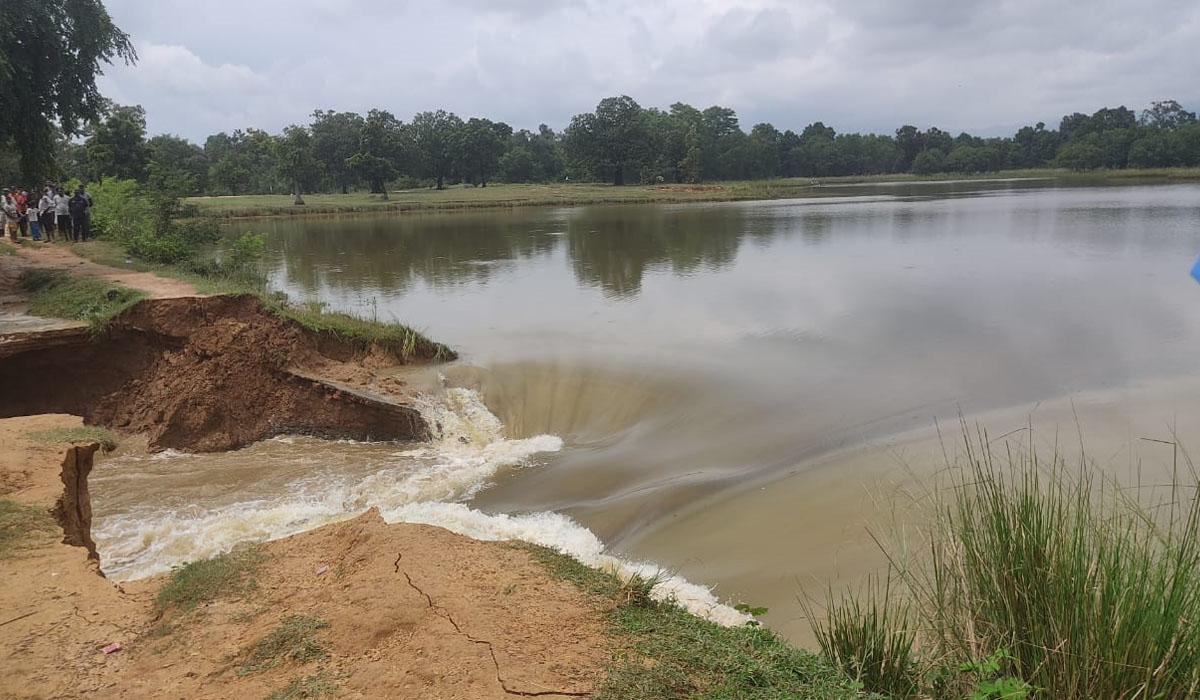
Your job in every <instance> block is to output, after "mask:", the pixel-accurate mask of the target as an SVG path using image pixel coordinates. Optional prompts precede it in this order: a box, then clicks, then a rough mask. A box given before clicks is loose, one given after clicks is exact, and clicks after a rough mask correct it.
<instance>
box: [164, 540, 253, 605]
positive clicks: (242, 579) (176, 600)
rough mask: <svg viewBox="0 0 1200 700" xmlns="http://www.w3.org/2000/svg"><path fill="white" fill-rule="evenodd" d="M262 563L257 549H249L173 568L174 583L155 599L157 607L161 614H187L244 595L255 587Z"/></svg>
mask: <svg viewBox="0 0 1200 700" xmlns="http://www.w3.org/2000/svg"><path fill="white" fill-rule="evenodd" d="M262 560H263V555H262V554H261V553H260V552H259V551H258V550H257V549H254V548H247V549H235V550H234V551H232V552H229V553H227V554H218V555H217V556H215V557H212V558H211V559H202V560H200V561H195V562H190V563H185V564H182V565H180V566H176V567H173V568H172V569H171V580H170V581H168V582H167V584H166V585H164V586H163V587H162V588H160V589H159V591H158V594H157V595H155V596H154V606H155V607H156V608H157V609H158V611H159V612H160V613H163V612H166V611H168V610H176V611H178V612H180V613H187V612H191V611H192V610H194V609H196V606H198V605H200V604H201V603H207V602H210V601H213V600H217V599H218V598H227V597H237V596H241V595H244V594H246V593H248V592H250V591H252V590H254V588H255V587H256V585H257V584H256V582H255V580H254V573H255V571H256V570H257V569H258V566H259V564H260V563H262Z"/></svg>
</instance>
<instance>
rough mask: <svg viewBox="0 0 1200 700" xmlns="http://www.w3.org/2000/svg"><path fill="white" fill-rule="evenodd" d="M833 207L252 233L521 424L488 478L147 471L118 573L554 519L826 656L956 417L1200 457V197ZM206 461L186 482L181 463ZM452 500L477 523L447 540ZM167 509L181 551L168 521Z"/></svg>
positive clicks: (439, 220) (347, 449) (269, 463)
mask: <svg viewBox="0 0 1200 700" xmlns="http://www.w3.org/2000/svg"><path fill="white" fill-rule="evenodd" d="M826 189H827V190H828V192H829V194H830V195H831V196H830V197H829V198H818V199H804V200H794V201H769V202H750V203H722V204H688V205H638V206H628V207H626V206H596V207H575V208H514V209H511V210H488V211H472V212H464V213H434V214H402V215H391V216H344V217H329V218H326V217H321V218H316V217H314V218H289V219H277V220H262V221H248V222H237V223H235V224H233V225H232V227H231V229H232V232H237V231H241V230H247V229H249V230H254V231H259V232H264V233H266V234H268V255H267V260H268V266H269V272H270V279H271V284H272V286H273V287H274V288H276V289H279V290H282V291H284V292H286V293H287V294H288V295H289V296H290V297H292V298H294V299H298V300H319V301H322V302H325V303H327V304H328V305H329V306H331V307H333V308H336V309H339V310H344V311H348V312H351V313H355V314H359V315H363V316H367V317H374V318H379V319H387V320H391V319H396V320H400V321H403V322H405V323H408V324H410V325H413V326H415V327H417V328H420V329H422V330H424V331H425V332H426V333H427V334H428V335H429V336H431V337H432V338H434V339H435V340H438V341H441V342H445V343H448V344H450V345H451V346H453V347H454V348H455V349H456V350H458V351H459V352H460V354H461V359H460V361H459V362H458V363H455V364H454V365H450V366H447V367H446V368H444V370H443V372H444V374H445V377H446V379H445V381H446V385H447V386H453V387H464V388H467V389H471V390H473V391H472V392H469V393H470V396H467V395H466V394H463V395H460V396H458V398H456V399H455V401H457V403H456V404H453V405H451V404H447V403H446V402H442V403H441V404H439V405H438V406H437V407H433V406H430V407H428V409H427V410H429V411H442V412H447V413H446V415H447V416H449V415H450V414H454V415H457V416H459V417H460V418H462V417H463V416H467V415H477V414H475V413H471V411H476V410H477V409H480V408H481V406H474V407H473V408H472V409H471V410H467V409H464V408H463V406H465V405H467V404H469V403H471V401H473V400H474V399H479V400H481V401H482V402H483V404H486V407H487V409H488V411H490V414H494V416H495V418H498V419H499V423H497V424H488V425H487V426H485V429H481V428H479V426H478V425H475V424H472V425H470V426H467V425H466V424H465V423H464V426H463V427H461V428H460V430H461V431H465V432H464V433H463V434H466V433H467V432H469V433H470V440H469V442H471V443H472V444H473V445H476V446H477V447H479V449H478V450H476V451H474V452H470V453H467V452H463V453H462V454H458V453H453V454H452V452H453V450H451V448H449V447H447V448H446V449H445V450H443V451H442V452H439V453H437V454H431V453H421V454H417V453H416V452H414V451H412V450H400V451H397V449H396V447H395V446H383V445H362V444H346V443H343V444H339V443H325V442H321V441H315V440H307V439H302V438H297V439H292V438H285V439H283V440H277V441H271V442H270V443H264V444H263V445H259V446H255V447H252V448H249V449H248V450H247V451H243V452H240V453H233V454H232V455H224V456H203V457H190V456H186V455H167V456H165V457H164V456H161V455H160V456H159V458H156V459H149V458H144V457H140V458H134V457H130V458H124V459H125V460H126V461H125V462H123V463H122V464H123V465H124V469H123V470H116V469H107V470H106V469H105V468H101V469H99V470H98V471H97V476H96V479H95V485H94V493H95V497H96V500H97V505H96V509H97V521H98V523H99V528H98V530H99V533H98V536H97V540H98V541H99V542H100V545H101V554H102V556H105V557H106V560H111V561H114V562H116V564H117V568H118V569H120V568H121V567H126V568H127V569H128V570H129V571H130V572H134V573H147V572H149V571H153V570H161V569H162V568H164V567H165V566H169V563H170V562H171V561H177V560H179V559H180V558H181V557H182V558H186V557H189V556H191V557H194V556H196V555H197V553H200V554H203V553H205V552H207V551H208V550H205V549H204V548H200V549H197V547H198V545H197V544H196V543H197V542H199V541H202V540H203V541H206V542H207V544H206V545H205V547H209V548H210V549H211V548H212V547H218V548H219V547H220V546H224V545H225V544H228V543H230V542H234V541H239V540H242V539H255V538H262V537H268V536H277V535H279V534H282V533H285V532H289V531H295V530H297V529H303V528H305V527H311V526H314V525H316V524H320V523H322V522H327V521H330V520H333V519H337V518H339V517H344V515H346V514H349V513H351V512H357V510H356V509H358V510H361V508H363V507H365V506H367V505H381V506H382V507H384V508H385V510H386V509H387V508H392V509H393V510H394V511H395V515H394V517H395V518H396V519H421V518H427V519H428V520H429V521H432V522H449V521H450V520H452V519H453V518H454V517H457V518H459V519H462V518H463V517H465V516H464V515H463V509H464V507H466V508H469V509H471V510H472V511H480V512H482V513H485V514H512V515H513V516H514V517H523V518H526V520H522V521H520V522H522V523H526V524H527V527H529V528H534V529H536V528H537V527H542V528H543V529H547V528H549V529H554V528H559V529H561V528H562V527H563V525H562V522H563V521H554V522H553V523H550V522H542V524H541V525H536V523H535V520H536V518H537V517H541V516H542V515H545V514H556V517H561V516H566V517H567V518H570V519H571V521H573V522H574V523H577V524H578V525H579V526H582V528H580V529H584V528H585V529H586V530H584V532H586V533H589V534H590V535H594V536H595V537H596V538H599V541H600V542H602V543H603V545H604V546H606V547H607V549H608V550H609V551H610V552H612V553H615V554H618V555H620V556H621V557H623V558H625V559H629V560H649V561H653V562H655V563H657V564H659V565H662V566H664V567H668V568H669V569H670V570H672V571H675V572H678V573H679V574H681V575H682V576H684V577H686V578H688V579H689V580H691V581H693V582H696V583H700V584H704V585H716V586H717V587H718V588H717V595H718V596H720V597H722V598H724V599H727V600H732V601H735V602H736V601H743V600H744V601H747V602H751V603H753V604H755V605H765V606H768V607H770V608H771V613H770V614H769V615H768V616H767V618H766V619H767V621H768V623H770V624H772V625H774V626H775V627H777V628H779V629H780V630H782V631H783V632H784V633H785V634H787V635H788V636H790V637H792V638H794V639H801V640H802V639H804V638H805V634H806V632H805V625H804V622H803V620H802V619H801V618H800V611H799V608H798V606H797V605H796V603H795V596H796V595H797V594H798V593H799V592H800V591H801V590H803V591H805V592H806V594H811V593H813V592H814V591H816V592H818V594H819V592H820V591H821V590H823V586H825V585H826V583H827V582H830V581H839V580H846V581H854V580H856V578H857V577H858V576H860V575H861V574H862V573H863V572H865V571H868V570H872V569H874V568H876V567H878V566H879V564H880V562H881V557H880V556H879V555H878V553H877V552H875V550H874V544H873V542H872V540H871V537H870V536H869V535H868V534H867V532H868V528H876V531H878V529H879V528H881V527H883V526H882V525H880V523H881V522H883V521H885V520H888V519H889V518H890V517H892V516H894V515H895V513H896V511H897V509H898V507H899V506H897V504H898V503H907V502H908V501H910V500H913V497H912V491H911V488H910V486H911V485H912V484H914V483H917V482H919V481H920V478H919V475H920V474H923V473H929V472H930V471H931V470H933V469H936V468H937V467H938V465H941V464H944V463H946V462H947V461H952V460H953V457H952V456H947V455H946V450H945V449H943V448H944V447H945V444H946V443H947V442H949V443H950V444H951V446H950V450H949V451H950V452H953V451H954V446H953V445H954V443H955V442H956V440H958V438H957V437H955V436H956V435H957V433H956V430H957V428H958V425H959V418H960V416H961V417H963V419H964V422H966V423H967V424H968V425H969V427H971V428H972V429H974V427H975V426H976V425H978V426H980V427H981V428H983V429H986V430H988V431H989V435H996V436H998V435H1001V434H1003V433H1007V432H1008V431H1010V430H1013V429H1019V428H1021V427H1022V426H1025V427H1027V428H1028V427H1034V428H1035V431H1036V432H1035V433H1034V434H1036V436H1037V437H1036V440H1035V442H1037V443H1038V444H1050V445H1054V444H1063V443H1066V444H1071V445H1073V447H1072V449H1074V450H1075V451H1076V452H1078V445H1079V444H1080V443H1081V442H1082V443H1084V444H1085V445H1086V450H1087V452H1088V454H1089V455H1091V456H1092V458H1093V459H1094V460H1095V461H1096V462H1097V463H1099V464H1102V465H1103V466H1104V467H1105V468H1110V469H1113V470H1116V471H1121V470H1124V471H1126V472H1129V471H1130V470H1133V469H1137V470H1141V469H1143V468H1148V466H1147V465H1153V464H1161V463H1163V462H1164V460H1166V461H1169V459H1170V456H1171V455H1169V454H1167V453H1165V452H1163V450H1162V449H1161V447H1162V445H1161V444H1160V443H1149V442H1147V441H1146V440H1144V439H1143V438H1153V439H1168V440H1169V439H1172V437H1171V436H1172V434H1173V433H1174V434H1175V435H1177V436H1178V437H1179V439H1180V440H1181V442H1183V443H1184V444H1185V445H1186V444H1188V443H1190V444H1191V445H1193V446H1194V445H1197V444H1200V439H1197V438H1200V420H1197V419H1198V418H1200V390H1198V387H1200V382H1198V380H1197V378H1198V377H1200V373H1198V372H1197V371H1196V364H1197V357H1198V352H1197V350H1198V349H1200V285H1198V284H1197V283H1196V281H1195V280H1193V279H1192V278H1191V277H1189V275H1188V271H1189V269H1190V268H1191V266H1192V264H1193V262H1194V261H1195V259H1196V256H1197V255H1198V254H1200V185H1196V184H1153V185H1139V186H1120V187H1108V186H1088V187H1068V186H1064V185H1062V184H1059V183H1056V182H1054V181H1047V180H1012V181H971V182H952V183H905V184H881V185H869V186H855V187H829V188H826ZM456 411H457V413H456ZM485 413H486V411H485ZM935 421H936V426H937V427H935ZM468 422H469V421H468ZM480 430H483V432H482V433H480ZM488 431H491V432H488ZM938 432H941V434H942V437H941V439H936V436H937V434H938ZM481 434H482V437H480V435H481ZM460 437H461V435H460ZM556 439H557V440H560V442H555V440H556ZM1030 439H1034V438H1030ZM465 440H466V439H465V438H464V444H466V442H465ZM488 445H491V446H492V447H487V446H488ZM496 445H501V446H502V448H503V449H501V448H499V447H495V446H496ZM484 448H486V450H485V449H484ZM485 451H486V454H485ZM417 452H419V450H418V451H417ZM501 452H503V455H504V456H503V457H500V456H497V455H498V454H500V453H501ZM179 459H183V460H190V464H191V465H192V466H190V467H189V468H188V469H187V471H188V473H189V474H190V475H189V476H188V477H187V478H183V477H180V476H177V474H178V473H179V471H180V470H179V468H178V466H177V465H174V466H170V467H168V466H167V463H168V462H171V461H173V460H179ZM117 461H120V460H117ZM1139 473H1140V472H1139ZM171 474H176V476H171ZM149 476H154V477H155V478H154V479H153V480H151V479H148V478H147V477H149ZM914 476H916V477H917V478H914ZM135 483H136V484H137V485H136V486H133V485H134V484H135ZM398 485H401V486H402V488H401V486H398ZM118 487H122V488H124V489H126V490H129V491H130V493H131V494H132V495H130V496H128V497H125V498H121V497H118V496H116V495H114V494H115V492H116V491H118V490H120V489H119V488H118ZM150 493H153V494H154V495H155V497H154V499H151V498H149V497H148V494H150ZM330 494H334V495H332V496H331V495H330ZM173 499H174V500H173ZM150 500H155V501H156V503H155V504H154V505H149V504H148V503H147V501H150ZM172 503H174V505H171V504H172ZM198 503H199V504H206V503H207V504H216V506H219V509H220V512H217V511H216V510H211V509H208V508H207V506H204V505H196V504H198ZM427 503H440V504H453V505H454V508H453V509H449V510H447V508H445V507H443V508H442V510H440V511H438V513H439V514H434V515H430V514H426V515H420V514H419V513H418V511H419V510H420V508H418V505H419V504H427ZM182 504H191V508H192V511H194V512H192V511H188V512H186V513H184V514H182V515H181V514H180V513H179V512H178V510H179V508H180V507H181V505H182ZM172 509H174V510H172ZM185 510H186V509H185ZM426 510H428V509H426ZM268 512H269V513H271V514H272V515H271V516H270V517H269V518H268V517H266V516H263V515H262V514H263V513H268ZM421 512H422V513H425V512H426V511H421ZM189 513H190V514H189ZM168 514H170V517H173V518H176V519H177V520H176V522H175V523H174V525H172V527H173V528H174V534H171V533H168V532H167V531H166V529H165V526H162V525H155V522H156V518H157V519H158V520H160V521H161V520H162V518H164V517H167V515H168ZM252 514H256V515H252ZM385 515H386V513H385ZM547 517H548V516H547ZM905 517H908V516H905ZM252 518H259V519H260V520H262V522H258V523H257V524H255V525H253V526H251V525H248V524H247V520H248V519H252ZM439 518H440V519H439ZM531 518H532V519H534V520H530V519H531ZM179 519H182V520H186V524H185V525H180V521H179ZM563 520H564V521H565V519H563ZM506 522H508V521H506ZM512 522H516V521H512ZM539 522H540V521H539ZM555 523H557V524H555ZM510 524H511V523H510ZM493 526H494V523H493V525H489V527H493ZM463 527H466V526H465V525H464V526H463ZM495 527H498V526H495ZM156 528H157V529H156ZM218 532H219V533H220V534H219V536H218V535H217V534H214V533H218ZM497 532H500V531H499V530H497ZM503 532H507V533H509V534H510V535H511V534H512V533H513V532H515V530H512V529H511V528H510V529H508V530H503ZM131 533H136V536H134V534H131ZM179 533H190V534H187V535H186V537H184V536H183V535H179ZM469 534H470V533H469ZM476 534H478V533H476ZM497 536H498V537H499V536H503V534H502V533H501V534H498V535H497ZM572 536H581V537H582V536H583V535H582V534H581V533H578V532H576V533H574V534H573V535H572ZM172 537H174V538H175V539H172ZM106 546H107V548H108V549H107V551H106ZM589 546H591V545H589Z"/></svg>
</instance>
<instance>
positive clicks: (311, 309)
mask: <svg viewBox="0 0 1200 700" xmlns="http://www.w3.org/2000/svg"><path fill="white" fill-rule="evenodd" d="M72 250H74V251H75V252H76V253H78V254H79V255H81V256H83V257H85V258H88V259H90V260H92V261H94V262H97V263H100V264H101V265H108V266H110V267H118V268H125V269H131V270H136V271H138V272H153V273H154V274H157V275H162V276H164V277H171V278H174V279H179V280H183V281H185V282H189V283H191V284H192V285H194V286H195V287H196V289H197V291H199V292H200V293H201V294H229V295H252V296H256V297H258V298H259V300H261V301H262V303H263V306H264V307H265V308H266V309H267V310H268V311H270V312H271V313H273V314H275V315H276V316H279V317H280V318H283V319H286V320H288V321H291V322H294V323H296V324H298V325H300V326H301V327H303V328H305V329H307V330H309V331H312V332H314V333H320V334H324V335H328V336H330V337H332V338H335V339H337V340H339V341H341V342H345V343H348V344H350V345H351V346H354V347H355V348H357V349H358V350H360V351H365V350H367V349H368V348H369V347H370V346H372V345H378V346H380V347H382V348H385V349H387V350H388V351H390V352H393V353H394V354H395V355H396V356H397V357H400V358H402V359H403V360H405V361H411V360H429V361H433V362H445V361H450V360H454V359H456V358H457V357H458V354H457V353H455V352H454V351H453V350H452V349H450V348H449V347H447V346H445V345H443V344H441V343H437V342H434V341H432V340H430V339H429V338H428V337H426V336H425V334H423V333H421V332H420V331H418V330H415V329H413V328H411V327H409V326H406V325H404V324H402V323H398V322H389V321H378V320H372V319H366V318H361V317H358V316H352V315H350V314H344V313H337V312H331V311H328V310H327V309H326V308H325V306H324V305H323V304H320V303H315V302H314V303H308V304H301V305H296V304H292V303H289V302H287V301H286V300H284V299H281V298H280V297H279V296H278V295H271V294H268V293H267V292H266V289H265V285H264V284H262V283H256V282H254V281H250V280H246V279H239V278H227V277H219V276H218V277H205V276H202V275H197V274H195V273H193V272H188V271H187V270H184V269H181V268H179V267H176V266H172V265H162V264H153V263H145V262H140V261H137V260H133V259H132V258H129V257H127V256H126V255H125V252H124V251H123V250H122V249H121V247H120V246H119V245H117V244H116V243H113V242H111V241H103V240H100V241H88V242H86V243H76V244H75V245H73V246H72Z"/></svg>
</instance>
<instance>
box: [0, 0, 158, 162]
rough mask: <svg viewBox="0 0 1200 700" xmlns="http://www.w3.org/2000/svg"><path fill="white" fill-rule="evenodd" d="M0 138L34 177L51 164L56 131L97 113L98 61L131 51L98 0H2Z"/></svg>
mask: <svg viewBox="0 0 1200 700" xmlns="http://www.w3.org/2000/svg"><path fill="white" fill-rule="evenodd" d="M0 47H3V50H2V51H0V105H4V108H3V109H0V140H11V143H10V146H11V147H12V148H15V149H16V150H17V151H18V152H19V153H20V154H21V171H22V173H23V174H24V175H25V177H26V178H29V179H35V178H37V177H39V176H41V175H43V174H45V173H46V171H47V170H48V169H49V168H50V166H51V158H52V155H53V151H54V136H55V131H56V129H61V131H62V132H64V133H66V134H68V135H70V134H74V133H76V132H77V130H78V128H79V126H80V125H81V124H83V123H86V122H90V121H93V120H95V119H97V118H99V117H100V114H101V112H102V110H103V107H104V99H103V98H102V97H101V96H100V92H99V91H98V90H97V89H96V76H98V75H99V74H100V73H101V64H104V63H112V61H113V59H121V60H123V61H125V62H126V63H132V62H133V61H134V60H136V59H137V54H136V53H135V51H134V49H133V44H132V43H130V41H129V37H128V36H127V35H126V34H125V33H124V32H122V31H121V30H120V29H118V28H117V26H116V25H115V24H113V21H112V19H111V18H110V17H109V16H108V11H107V10H105V9H104V4H103V3H102V2H100V0H7V2H5V3H4V9H3V11H0Z"/></svg>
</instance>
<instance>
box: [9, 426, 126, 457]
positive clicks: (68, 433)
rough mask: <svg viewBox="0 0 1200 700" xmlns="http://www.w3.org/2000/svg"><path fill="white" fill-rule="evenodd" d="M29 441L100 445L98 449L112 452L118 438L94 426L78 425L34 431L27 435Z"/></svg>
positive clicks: (118, 440) (115, 447) (112, 433)
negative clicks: (95, 443) (96, 443)
mask: <svg viewBox="0 0 1200 700" xmlns="http://www.w3.org/2000/svg"><path fill="white" fill-rule="evenodd" d="M28 437H29V439H30V440H36V441H37V442H50V443H59V442H70V443H92V442H98V443H100V449H102V450H104V451H105V452H112V451H113V450H115V449H117V443H118V442H120V438H118V437H117V435H116V433H114V432H113V431H111V430H107V429H105V428H101V427H98V426H95V425H80V426H76V427H74V428H51V429H50V430H35V431H33V432H31V433H29V434H28Z"/></svg>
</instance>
